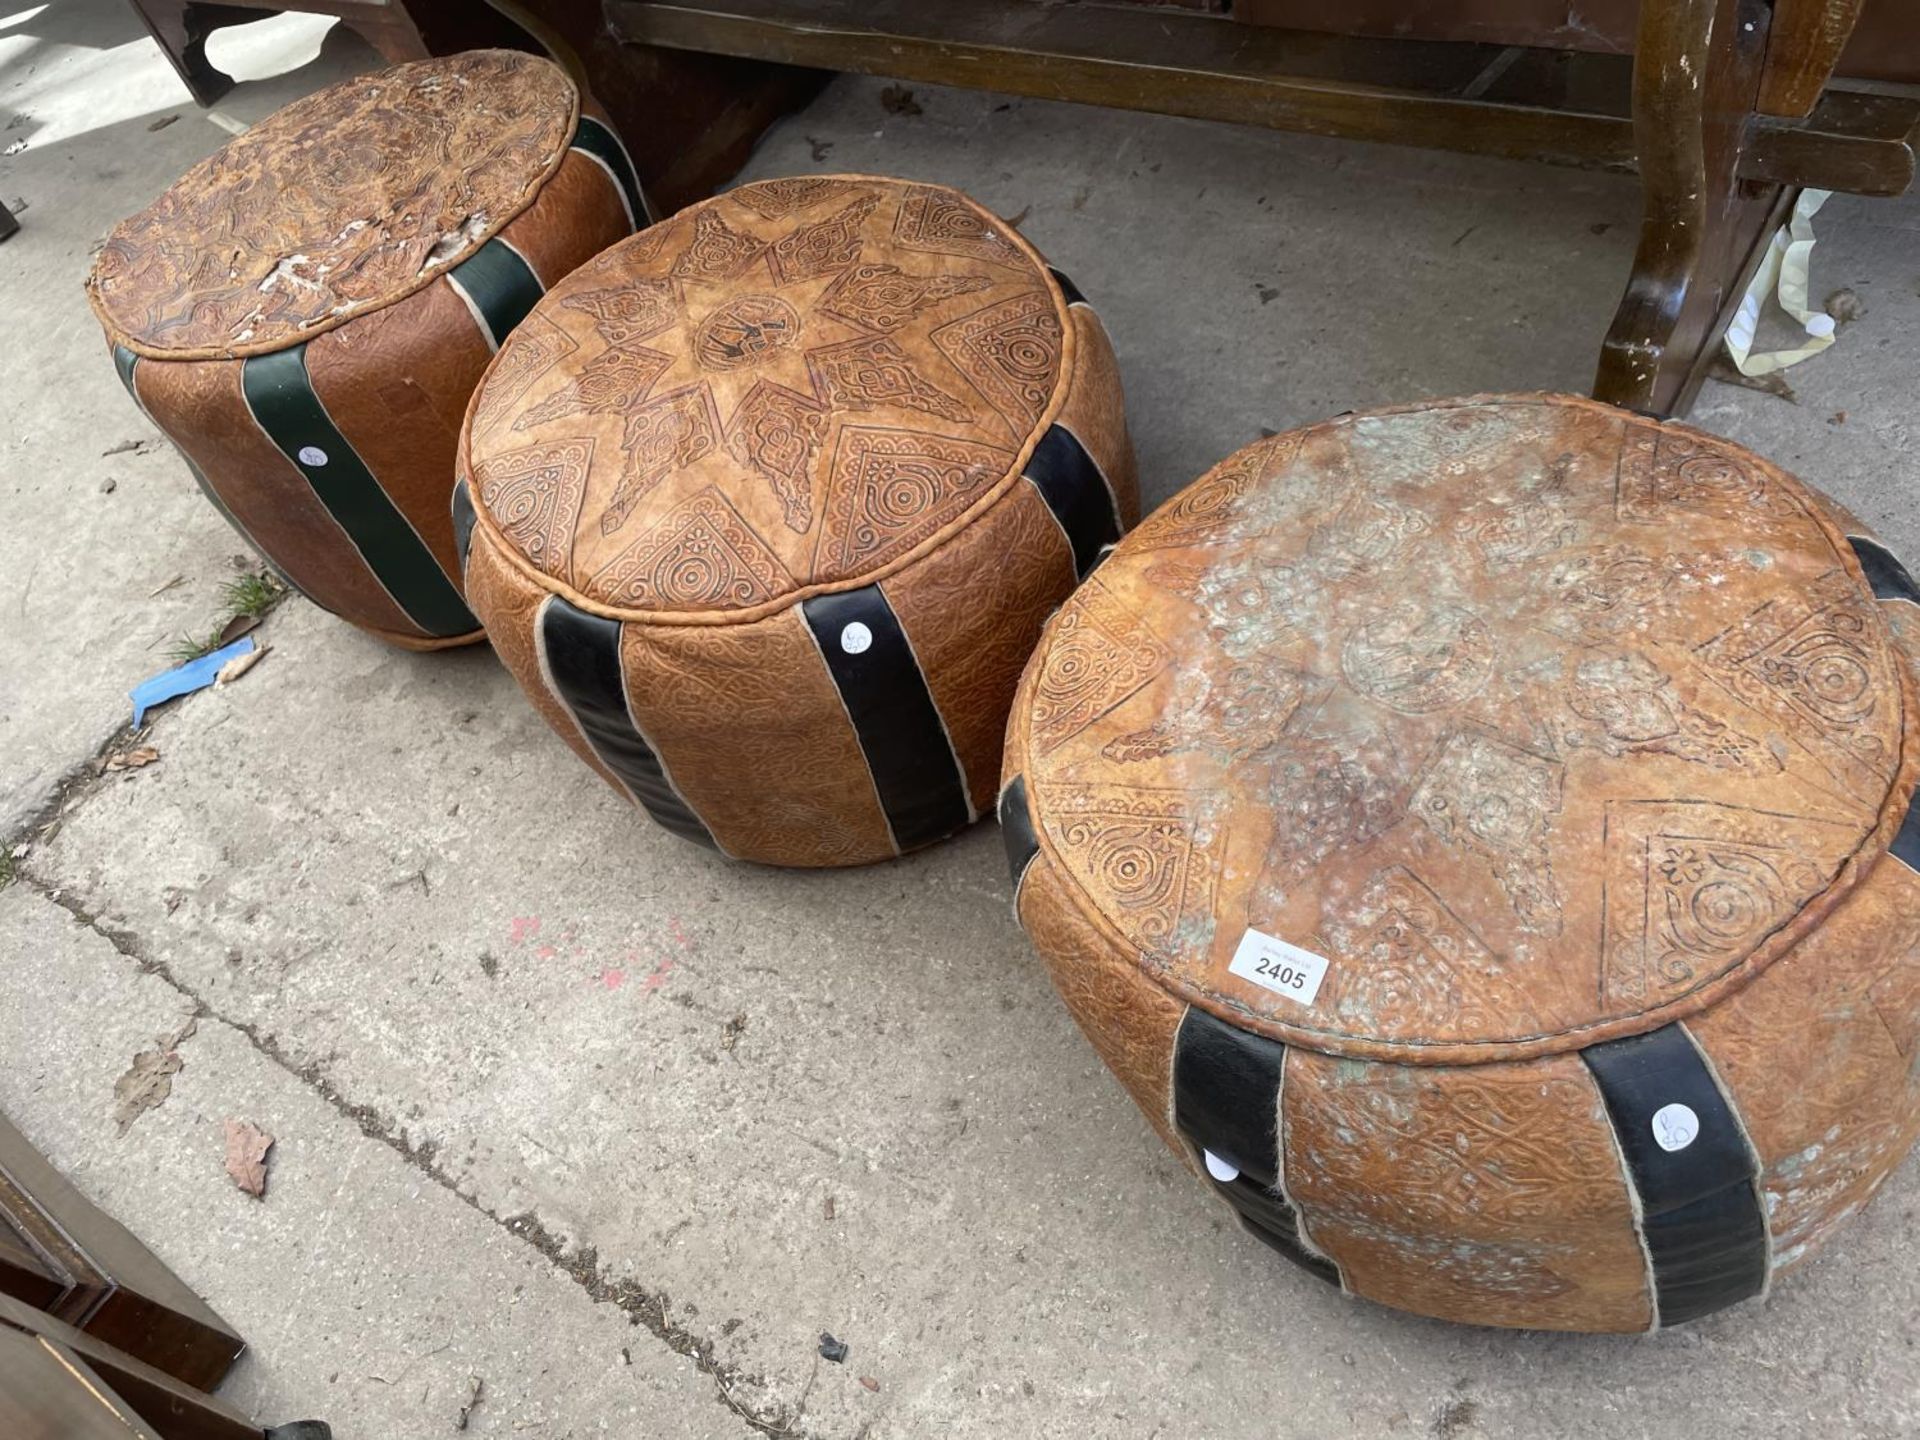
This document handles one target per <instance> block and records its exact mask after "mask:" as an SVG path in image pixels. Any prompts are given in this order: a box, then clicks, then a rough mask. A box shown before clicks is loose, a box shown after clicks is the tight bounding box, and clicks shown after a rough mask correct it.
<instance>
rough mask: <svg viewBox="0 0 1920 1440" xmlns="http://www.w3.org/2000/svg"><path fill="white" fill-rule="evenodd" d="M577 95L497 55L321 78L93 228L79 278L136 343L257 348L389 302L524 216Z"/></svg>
mask: <svg viewBox="0 0 1920 1440" xmlns="http://www.w3.org/2000/svg"><path fill="white" fill-rule="evenodd" d="M578 115H579V99H578V93H577V92H576V91H575V90H574V88H573V84H572V82H571V81H569V80H568V79H567V77H566V74H565V72H564V71H562V70H561V69H560V67H559V66H557V65H555V64H553V63H552V62H551V61H548V60H544V59H541V58H539V57H536V56H532V55H523V54H521V53H519V52H518V51H513V50H475V51H470V52H468V53H466V54H464V55H457V56H451V57H448V58H446V59H439V60H422V61H417V62H415V63H413V64H408V65H396V66H394V67H393V68H392V69H389V70H382V71H377V72H375V73H373V74H371V75H362V76H357V77H355V78H354V79H351V80H345V81H342V82H341V83H339V84H338V85H330V86H328V87H327V88H326V89H324V90H320V91H316V92H315V93H314V94H312V95H309V96H307V97H306V98H304V99H301V100H296V101H295V102H294V103H293V104H291V105H289V106H287V107H286V108H285V109H283V110H280V111H277V112H276V113H275V114H273V115H271V116H269V117H268V118H267V119H265V120H263V121H261V122H260V123H259V124H258V125H255V126H254V127H253V128H251V129H250V130H247V131H246V132H244V133H243V134H241V135H238V136H236V137H235V138H234V139H232V140H230V141H228V142H227V144H225V145H223V146H222V147H221V148H220V149H219V150H217V151H215V152H214V153H213V154H212V155H210V156H208V157H207V159H205V160H203V161H201V162H200V164H198V165H196V166H195V167H194V168H193V169H192V170H189V171H188V172H187V173H186V175H185V176H184V177H182V178H181V179H180V180H179V181H177V182H175V183H174V184H173V185H172V186H171V187H169V188H168V190H167V191H166V193H165V194H163V195H162V196H161V197H160V198H159V199H158V200H156V201H154V202H153V204H151V205H149V206H148V207H147V208H146V209H145V210H142V211H141V212H140V213H139V214H137V215H133V216H131V217H129V218H128V219H126V220H123V221H121V222H120V223H119V224H118V225H116V226H115V227H114V229H113V232H112V233H111V234H110V235H109V236H108V237H107V242H106V245H105V247H104V248H103V249H102V250H101V252H100V255H99V257H98V259H97V260H96V261H95V262H94V269H93V275H92V278H91V279H90V281H89V282H88V293H89V295H91V297H92V299H93V303H94V308H95V309H96V310H97V311H98V312H99V314H100V318H101V320H102V322H103V323H104V324H105V325H106V326H107V327H108V328H109V329H110V330H112V331H114V332H115V333H116V334H117V335H118V336H119V337H120V338H121V340H122V341H123V343H125V344H126V345H127V346H128V347H129V348H131V349H132V350H133V351H134V352H135V353H136V354H140V355H152V356H166V357H172V358H175V359H210V358H224V357H231V356H234V355H248V354H261V353H264V352H266V351H269V350H278V349H281V348H283V347H284V346H286V345H288V344H290V343H292V342H293V341H296V340H302V339H308V338H311V337H312V336H313V335H316V334H318V333H320V332H322V331H324V330H327V329H330V328H332V327H333V326H336V325H340V324H343V323H345V322H346V321H348V320H350V319H352V318H353V317H354V316H355V315H358V314H361V313H363V312H365V311H367V310H372V309H377V308H379V307H380V306H382V305H389V304H392V303H393V302H394V301H396V300H398V299H401V298H402V297H404V296H406V295H409V294H412V293H413V292H414V291H416V290H419V289H421V288H422V287H424V286H426V285H429V284H432V283H433V281H434V280H435V279H436V278H437V277H438V276H439V275H441V274H442V273H444V272H445V271H446V270H447V269H448V268H449V267H451V266H453V265H456V264H458V263H459V262H460V261H462V260H464V259H466V258H467V257H468V256H469V255H471V254H473V253H474V251H476V250H477V249H479V248H480V246H481V245H483V244H484V243H485V242H486V241H487V239H488V238H490V237H491V236H492V235H494V234H496V233H497V232H498V231H499V230H500V229H501V228H502V227H503V226H505V225H506V224H507V222H508V221H510V220H512V219H513V218H514V216H516V215H518V214H519V213H520V212H521V211H522V210H525V209H526V208H527V206H528V205H530V204H531V203H532V202H533V198H534V196H535V195H536V194H537V193H538V192H539V190H540V187H541V186H542V185H543V184H544V183H545V182H546V180H547V178H548V176H550V175H551V174H552V173H553V172H554V171H555V170H556V169H558V168H559V166H560V163H561V161H562V160H563V159H565V158H566V156H567V154H568V143H569V141H570V139H571V137H572V135H573V132H574V125H575V122H576V120H577V117H578Z"/></svg>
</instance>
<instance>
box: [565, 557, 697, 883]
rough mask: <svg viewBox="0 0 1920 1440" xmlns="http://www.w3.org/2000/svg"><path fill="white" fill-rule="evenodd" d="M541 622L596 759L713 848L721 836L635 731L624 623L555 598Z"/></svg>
mask: <svg viewBox="0 0 1920 1440" xmlns="http://www.w3.org/2000/svg"><path fill="white" fill-rule="evenodd" d="M537 623H538V625H539V626H540V645H541V650H542V652H543V653H544V654H545V656H546V662H547V673H548V675H550V676H551V677H552V678H553V688H554V690H555V692H556V693H557V694H558V696H559V698H560V702H561V703H562V704H563V705H565V706H566V707H567V709H568V710H570V711H572V712H573V718H574V720H575V721H576V722H578V724H579V726H580V733H581V734H582V735H584V736H586V740H587V744H588V745H589V746H591V747H592V749H593V753H594V754H595V755H598V756H599V757H600V761H601V763H602V764H604V765H605V766H606V767H607V768H608V769H609V770H611V771H612V772H613V773H614V774H615V775H617V776H618V777H619V778H620V781H621V783H622V784H624V785H625V786H626V787H627V789H628V790H630V791H632V792H633V798H634V799H636V800H638V801H639V802H640V804H641V805H642V806H643V807H644V808H645V810H646V812H647V814H649V815H651V816H652V817H653V818H654V820H655V821H656V822H657V823H658V824H660V825H661V826H662V827H663V828H665V829H667V830H670V831H672V832H673V833H674V834H675V835H678V836H680V837H681V839H683V840H692V841H695V842H697V843H699V844H701V845H713V843H714V840H713V836H712V835H711V834H710V833H709V832H708V830H707V827H706V826H705V825H703V824H701V823H700V817H699V816H697V815H696V814H694V813H693V807H692V806H691V805H689V804H687V802H686V799H685V797H684V796H682V795H681V794H680V792H679V791H678V790H676V789H674V788H673V782H672V781H671V780H669V779H668V778H667V772H666V769H665V767H663V766H662V765H661V764H660V757H659V756H657V755H655V754H654V753H653V747H652V746H650V745H648V744H647V742H646V738H645V737H644V736H642V735H641V733H640V732H639V730H638V729H636V728H635V726H634V723H633V715H632V712H631V711H629V710H628V708H627V689H626V681H625V675H624V672H623V670H622V669H621V665H620V622H619V621H618V620H609V619H607V617H606V616H604V615H593V614H590V613H588V612H587V611H585V610H581V609H579V608H578V607H577V606H574V605H572V604H569V603H568V602H567V601H565V600H563V599H561V598H560V597H559V596H557V595H555V596H553V597H552V598H550V599H548V600H546V601H544V602H543V603H542V604H541V606H540V614H539V619H538V621H537ZM716 848H717V847H716Z"/></svg>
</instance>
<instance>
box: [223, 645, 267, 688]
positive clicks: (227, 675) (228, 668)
mask: <svg viewBox="0 0 1920 1440" xmlns="http://www.w3.org/2000/svg"><path fill="white" fill-rule="evenodd" d="M272 651H273V647H272V646H271V645H262V646H260V647H258V648H257V649H253V650H249V651H247V653H246V654H244V655H236V656H234V657H233V659H231V660H229V661H227V663H226V664H224V665H222V666H221V667H220V673H219V674H218V675H216V676H214V677H213V683H214V684H215V685H226V684H229V683H230V682H232V681H235V680H238V679H239V678H240V677H241V676H242V675H244V674H246V673H247V671H249V670H251V669H252V668H253V667H254V666H256V665H258V664H259V663H260V661H261V658H262V657H263V656H266V655H268V654H270V653H272Z"/></svg>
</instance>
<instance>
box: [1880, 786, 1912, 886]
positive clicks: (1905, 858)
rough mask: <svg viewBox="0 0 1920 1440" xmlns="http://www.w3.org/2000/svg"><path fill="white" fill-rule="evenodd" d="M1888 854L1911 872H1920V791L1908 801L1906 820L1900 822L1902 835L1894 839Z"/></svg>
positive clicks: (1888, 848)
mask: <svg viewBox="0 0 1920 1440" xmlns="http://www.w3.org/2000/svg"><path fill="white" fill-rule="evenodd" d="M1887 852H1888V853H1889V854H1890V855H1892V856H1893V858H1894V859H1896V860H1898V861H1899V862H1900V863H1901V864H1902V865H1904V866H1906V867H1907V868H1908V869H1909V870H1914V871H1920V790H1915V791H1914V792H1913V798H1912V799H1911V800H1909V801H1907V814H1906V818H1905V819H1903V820H1902V821H1901V822H1900V833H1899V834H1897V835H1895V836H1894V837H1893V844H1891V845H1889V846H1888V847H1887Z"/></svg>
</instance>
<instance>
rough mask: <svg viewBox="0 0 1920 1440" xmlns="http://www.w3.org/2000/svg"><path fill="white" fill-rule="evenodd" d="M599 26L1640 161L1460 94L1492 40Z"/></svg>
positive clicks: (1555, 123) (800, 2) (842, 15)
mask: <svg viewBox="0 0 1920 1440" xmlns="http://www.w3.org/2000/svg"><path fill="white" fill-rule="evenodd" d="M607 18H608V20H609V22H610V23H611V24H612V25H613V27H614V30H615V31H616V33H618V34H619V35H620V36H621V37H622V38H624V39H626V40H630V41H635V42H638V43H641V44H647V45H658V46H664V47H667V48H671V49H685V50H700V51H708V52H712V53H716V54H723V55H733V56H740V57H744V58H749V59H755V60H771V61H778V62H781V63H785V64H791V65H803V66H811V67H816V68H821V69H829V70H847V71H854V72H856V73H860V74H867V75H885V76H889V77H891V78H894V79H900V80H916V81H921V82H924V83H928V84H943V85H961V86H969V87H973V88H977V89H985V90H995V91H1000V92H1002V93H1006V94H1013V95H1030V96H1035V97H1038V98H1041V99H1049V100H1073V101H1080V102H1082V103H1086V104H1094V105H1107V106H1114V107H1118V108H1122V109H1131V110H1150V111H1155V112H1158V113H1161V114H1167V115H1185V116H1189V117H1192V118H1195V119H1202V120H1225V121H1232V122H1238V123H1242V124H1249V125H1265V126H1268V127H1271V128H1274V129H1281V130H1296V131H1302V132H1305V133H1308V134H1315V135H1329V136H1338V137H1341V138H1345V139H1354V140H1378V141H1388V142H1397V143H1400V144H1410V145H1421V146H1425V147H1428V148H1433V149H1443V150H1462V151H1469V152H1472V153H1477V154H1490V155H1503V156H1508V157H1510V158H1513V159H1523V160H1543V161H1548V162H1551V163H1557V164H1567V165H1579V166H1585V167H1589V168H1599V169H1610V170H1630V169H1631V168H1632V166H1633V135H1632V124H1631V121H1630V120H1629V118H1628V117H1627V116H1626V115H1625V114H1623V113H1615V114H1604V113H1598V112H1595V111H1591V110H1583V109H1565V110H1553V109H1546V108H1541V107H1538V106H1530V105H1520V104H1513V103H1508V102H1505V101H1502V100H1499V99H1497V98H1494V97H1493V96H1492V95H1489V96H1485V97H1480V98H1472V99H1470V98H1465V97H1464V96H1463V95H1462V94H1461V93H1460V92H1462V91H1464V90H1465V89H1466V87H1467V86H1469V85H1470V84H1471V83H1472V82H1473V81H1474V79H1475V78H1476V77H1477V76H1479V75H1481V74H1482V73H1484V72H1485V71H1486V70H1487V68H1488V66H1489V65H1491V64H1492V63H1493V62H1494V60H1495V59H1497V58H1498V57H1499V55H1500V52H1501V49H1502V47H1500V46H1493V45H1452V44H1435V43H1428V42H1423V41H1397V40H1354V39H1350V38H1348V37H1344V36H1337V35H1319V34H1310V33H1306V32H1301V31H1287V30H1277V29H1267V28H1254V27H1248V26H1236V25H1234V24H1233V23H1232V22H1230V21H1228V20H1225V19H1221V18H1218V17H1215V16H1209V15H1203V14H1194V13H1187V12H1172V11H1161V12H1152V11H1143V10H1131V9H1111V8H1102V7H1098V6H1091V5H1075V6H1046V5H1039V4H1033V3H1022V0H1012V3H1009V0H940V3H939V4H927V3H923V0H700V3H664V4H652V3H643V0H608V5H607Z"/></svg>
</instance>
